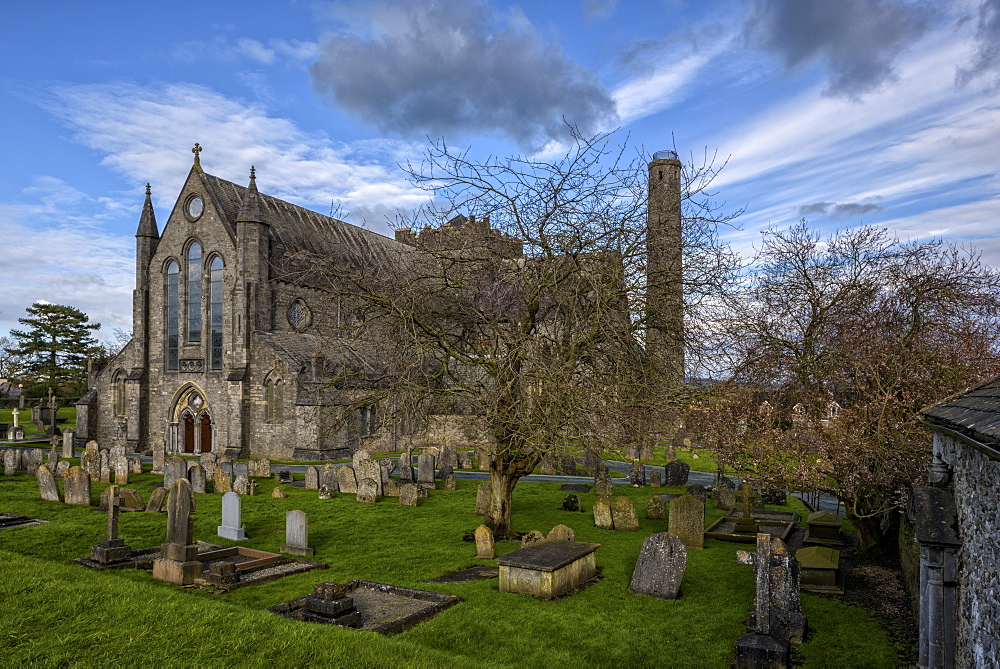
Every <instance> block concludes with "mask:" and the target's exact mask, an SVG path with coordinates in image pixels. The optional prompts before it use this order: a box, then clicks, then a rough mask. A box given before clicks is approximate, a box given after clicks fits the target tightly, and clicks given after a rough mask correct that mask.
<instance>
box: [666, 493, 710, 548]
mask: <svg viewBox="0 0 1000 669" xmlns="http://www.w3.org/2000/svg"><path fill="white" fill-rule="evenodd" d="M667 531H668V532H669V533H670V534H673V535H675V536H677V537H678V538H679V539H680V540H681V541H683V542H684V545H685V546H686V547H687V548H688V550H690V549H692V548H704V547H705V505H704V504H703V503H702V502H701V500H699V499H698V498H696V497H694V496H693V495H681V496H680V497H677V498H676V499H672V500H670V518H669V523H668V525H667Z"/></svg>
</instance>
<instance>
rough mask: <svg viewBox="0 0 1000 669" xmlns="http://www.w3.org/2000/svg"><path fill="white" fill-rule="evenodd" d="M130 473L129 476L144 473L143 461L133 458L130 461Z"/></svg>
mask: <svg viewBox="0 0 1000 669" xmlns="http://www.w3.org/2000/svg"><path fill="white" fill-rule="evenodd" d="M128 471H129V474H141V473H142V460H140V459H139V458H137V457H136V458H132V459H130V460H129V461H128Z"/></svg>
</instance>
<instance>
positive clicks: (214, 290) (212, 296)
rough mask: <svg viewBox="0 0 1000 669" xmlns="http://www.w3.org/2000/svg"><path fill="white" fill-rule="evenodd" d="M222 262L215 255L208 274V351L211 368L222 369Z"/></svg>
mask: <svg viewBox="0 0 1000 669" xmlns="http://www.w3.org/2000/svg"><path fill="white" fill-rule="evenodd" d="M223 268H224V264H223V262H222V258H220V257H219V256H216V257H215V258H213V259H212V266H211V273H210V274H209V280H208V282H209V288H208V293H209V327H210V328H211V332H212V339H211V346H212V350H211V351H210V354H211V355H210V357H211V361H212V364H211V368H212V369H222V272H223Z"/></svg>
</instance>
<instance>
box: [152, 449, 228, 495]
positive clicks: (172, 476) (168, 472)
mask: <svg viewBox="0 0 1000 669" xmlns="http://www.w3.org/2000/svg"><path fill="white" fill-rule="evenodd" d="M186 476H187V464H186V463H185V462H184V460H183V459H181V458H179V457H177V456H176V455H174V456H171V457H169V458H167V461H166V462H165V463H163V487H164V488H166V489H167V490H173V487H174V481H176V480H177V479H179V478H185V477H186ZM216 492H218V490H216Z"/></svg>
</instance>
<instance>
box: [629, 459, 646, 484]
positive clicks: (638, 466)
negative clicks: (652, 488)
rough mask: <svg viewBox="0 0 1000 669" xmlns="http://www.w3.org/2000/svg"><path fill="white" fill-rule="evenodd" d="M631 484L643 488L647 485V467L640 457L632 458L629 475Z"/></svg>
mask: <svg viewBox="0 0 1000 669" xmlns="http://www.w3.org/2000/svg"><path fill="white" fill-rule="evenodd" d="M628 482H629V485H631V486H635V487H637V488H641V487H643V486H645V485H646V468H645V467H644V466H643V464H642V463H641V462H639V460H638V458H636V459H634V460H632V468H631V470H630V471H629V475H628Z"/></svg>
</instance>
